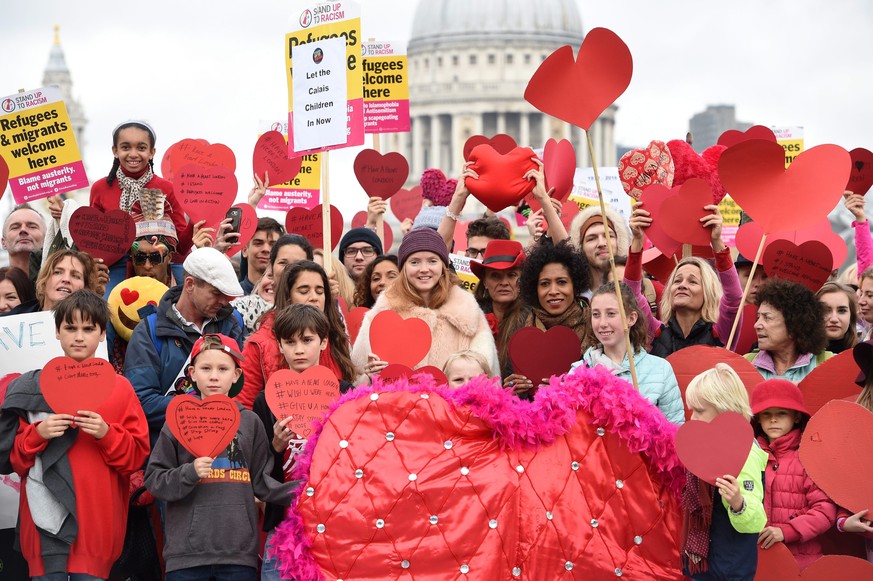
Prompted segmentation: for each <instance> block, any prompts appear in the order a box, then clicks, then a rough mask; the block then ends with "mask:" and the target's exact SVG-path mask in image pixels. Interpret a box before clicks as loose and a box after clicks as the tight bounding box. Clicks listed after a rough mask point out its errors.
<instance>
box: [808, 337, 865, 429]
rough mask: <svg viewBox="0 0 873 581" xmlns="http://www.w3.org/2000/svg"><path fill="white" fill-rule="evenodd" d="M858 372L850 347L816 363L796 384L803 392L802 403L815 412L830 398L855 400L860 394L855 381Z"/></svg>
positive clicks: (811, 411) (859, 370)
mask: <svg viewBox="0 0 873 581" xmlns="http://www.w3.org/2000/svg"><path fill="white" fill-rule="evenodd" d="M860 372H861V369H860V368H859V367H858V364H857V363H855V357H854V353H853V352H852V350H851V349H847V350H845V351H843V352H842V353H839V354H837V355H834V356H833V357H831V358H830V359H828V360H827V361H825V362H824V363H822V364H821V365H816V366H815V369H813V370H812V373H810V374H809V375H807V376H806V377H804V378H803V379H802V380H801V382H800V383H799V384H798V385H797V387H798V388H799V389H800V392H801V393H802V394H803V405H804V406H805V407H806V409H807V411H808V412H809V413H811V414H815V413H816V412H818V410H820V409H821V408H822V407H824V405H825V404H826V403H828V402H829V401H831V400H835V399H850V400H851V401H855V400H856V399H858V396H859V395H861V388H860V387H858V385H857V384H856V383H855V379H857V377H858V374H859V373H860Z"/></svg>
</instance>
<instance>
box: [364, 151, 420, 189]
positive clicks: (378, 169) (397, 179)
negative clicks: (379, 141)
mask: <svg viewBox="0 0 873 581" xmlns="http://www.w3.org/2000/svg"><path fill="white" fill-rule="evenodd" d="M353 167H354V169H355V177H356V178H358V183H359V184H361V187H362V188H364V191H365V192H367V195H368V196H370V197H371V198H372V197H373V196H377V197H379V198H382V199H383V200H387V199H388V198H390V197H391V196H393V195H394V194H396V193H397V192H398V191H399V190H400V188H402V187H403V184H404V183H406V178H408V177H409V163H408V162H407V161H406V158H405V157H403V156H402V155H401V154H399V153H397V152H391V153H386V154H385V155H382V154H381V153H379V152H378V151H376V150H375V149H364V150H362V151H361V152H360V153H359V154H358V155H357V156H356V157H355V162H354V164H353Z"/></svg>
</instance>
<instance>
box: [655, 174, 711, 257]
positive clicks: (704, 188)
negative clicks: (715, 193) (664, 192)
mask: <svg viewBox="0 0 873 581" xmlns="http://www.w3.org/2000/svg"><path fill="white" fill-rule="evenodd" d="M670 191H671V192H673V195H672V196H670V197H668V198H667V199H665V200H664V201H663V202H662V203H661V207H660V208H658V212H657V215H655V214H653V215H652V222H654V221H655V220H658V221H660V222H661V228H662V229H663V230H664V232H665V233H666V234H667V236H669V237H670V238H672V239H673V240H677V241H679V242H682V243H683V244H694V245H697V246H705V245H707V244H709V243H710V240H711V237H710V232H711V230H710V229H709V228H704V227H703V226H702V225H701V223H700V219H701V218H704V217H706V216H709V215H710V214H711V212H709V211H708V210H704V209H703V207H704V206H708V205H710V204H712V190H711V189H710V187H709V185H708V184H707V183H706V182H705V181H703V180H701V179H698V178H692V179H690V180H688V181H687V182H685V183H684V184H682V185H681V186H678V187H674V188H673V189H671V190H670Z"/></svg>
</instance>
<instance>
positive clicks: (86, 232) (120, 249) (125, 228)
mask: <svg viewBox="0 0 873 581" xmlns="http://www.w3.org/2000/svg"><path fill="white" fill-rule="evenodd" d="M69 228H70V236H72V237H73V242H74V243H75V244H76V247H77V248H78V249H79V250H84V251H85V252H87V253H88V254H90V255H91V256H93V257H95V258H102V259H103V262H104V263H105V264H106V265H107V266H108V265H110V264H115V263H116V262H117V261H118V260H119V259H121V257H123V256H125V255H126V254H127V253H128V252H129V251H130V245H131V244H133V240H134V238H136V223H135V222H134V221H133V217H132V216H131V215H130V214H129V213H127V212H124V211H122V210H110V211H108V212H105V213H104V212H103V211H101V210H99V209H97V208H92V207H91V206H80V207H79V208H78V209H76V211H75V212H73V215H72V216H70V223H69Z"/></svg>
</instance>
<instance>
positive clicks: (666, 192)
mask: <svg viewBox="0 0 873 581" xmlns="http://www.w3.org/2000/svg"><path fill="white" fill-rule="evenodd" d="M674 195H675V193H674V192H673V190H671V189H668V188H666V187H664V186H662V185H661V184H652V185H650V186H649V187H648V188H646V189H645V190H644V191H643V195H642V197H641V198H640V201H641V202H642V203H643V206H642V208H643V209H644V210H646V211H647V212H649V215H650V216H651V218H652V225H651V226H649V227H648V228H647V229H646V237H647V238H648V239H649V240H651V241H652V244H654V245H655V246H656V247H657V248H658V250H660V251H661V252H662V253H663V254H664V255H665V256H673V255H674V254H676V252H677V251H678V250H679V249H680V248H681V247H682V242H681V241H679V240H675V239H673V238H672V237H671V236H670V235H669V234H667V232H666V231H665V230H664V228H663V227H662V226H661V220H659V217H660V216H661V214H662V210H661V209H662V207H663V205H664V201H665V200H667V199H668V198H671V197H672V196H674ZM670 270H672V267H671V268H670Z"/></svg>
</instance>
